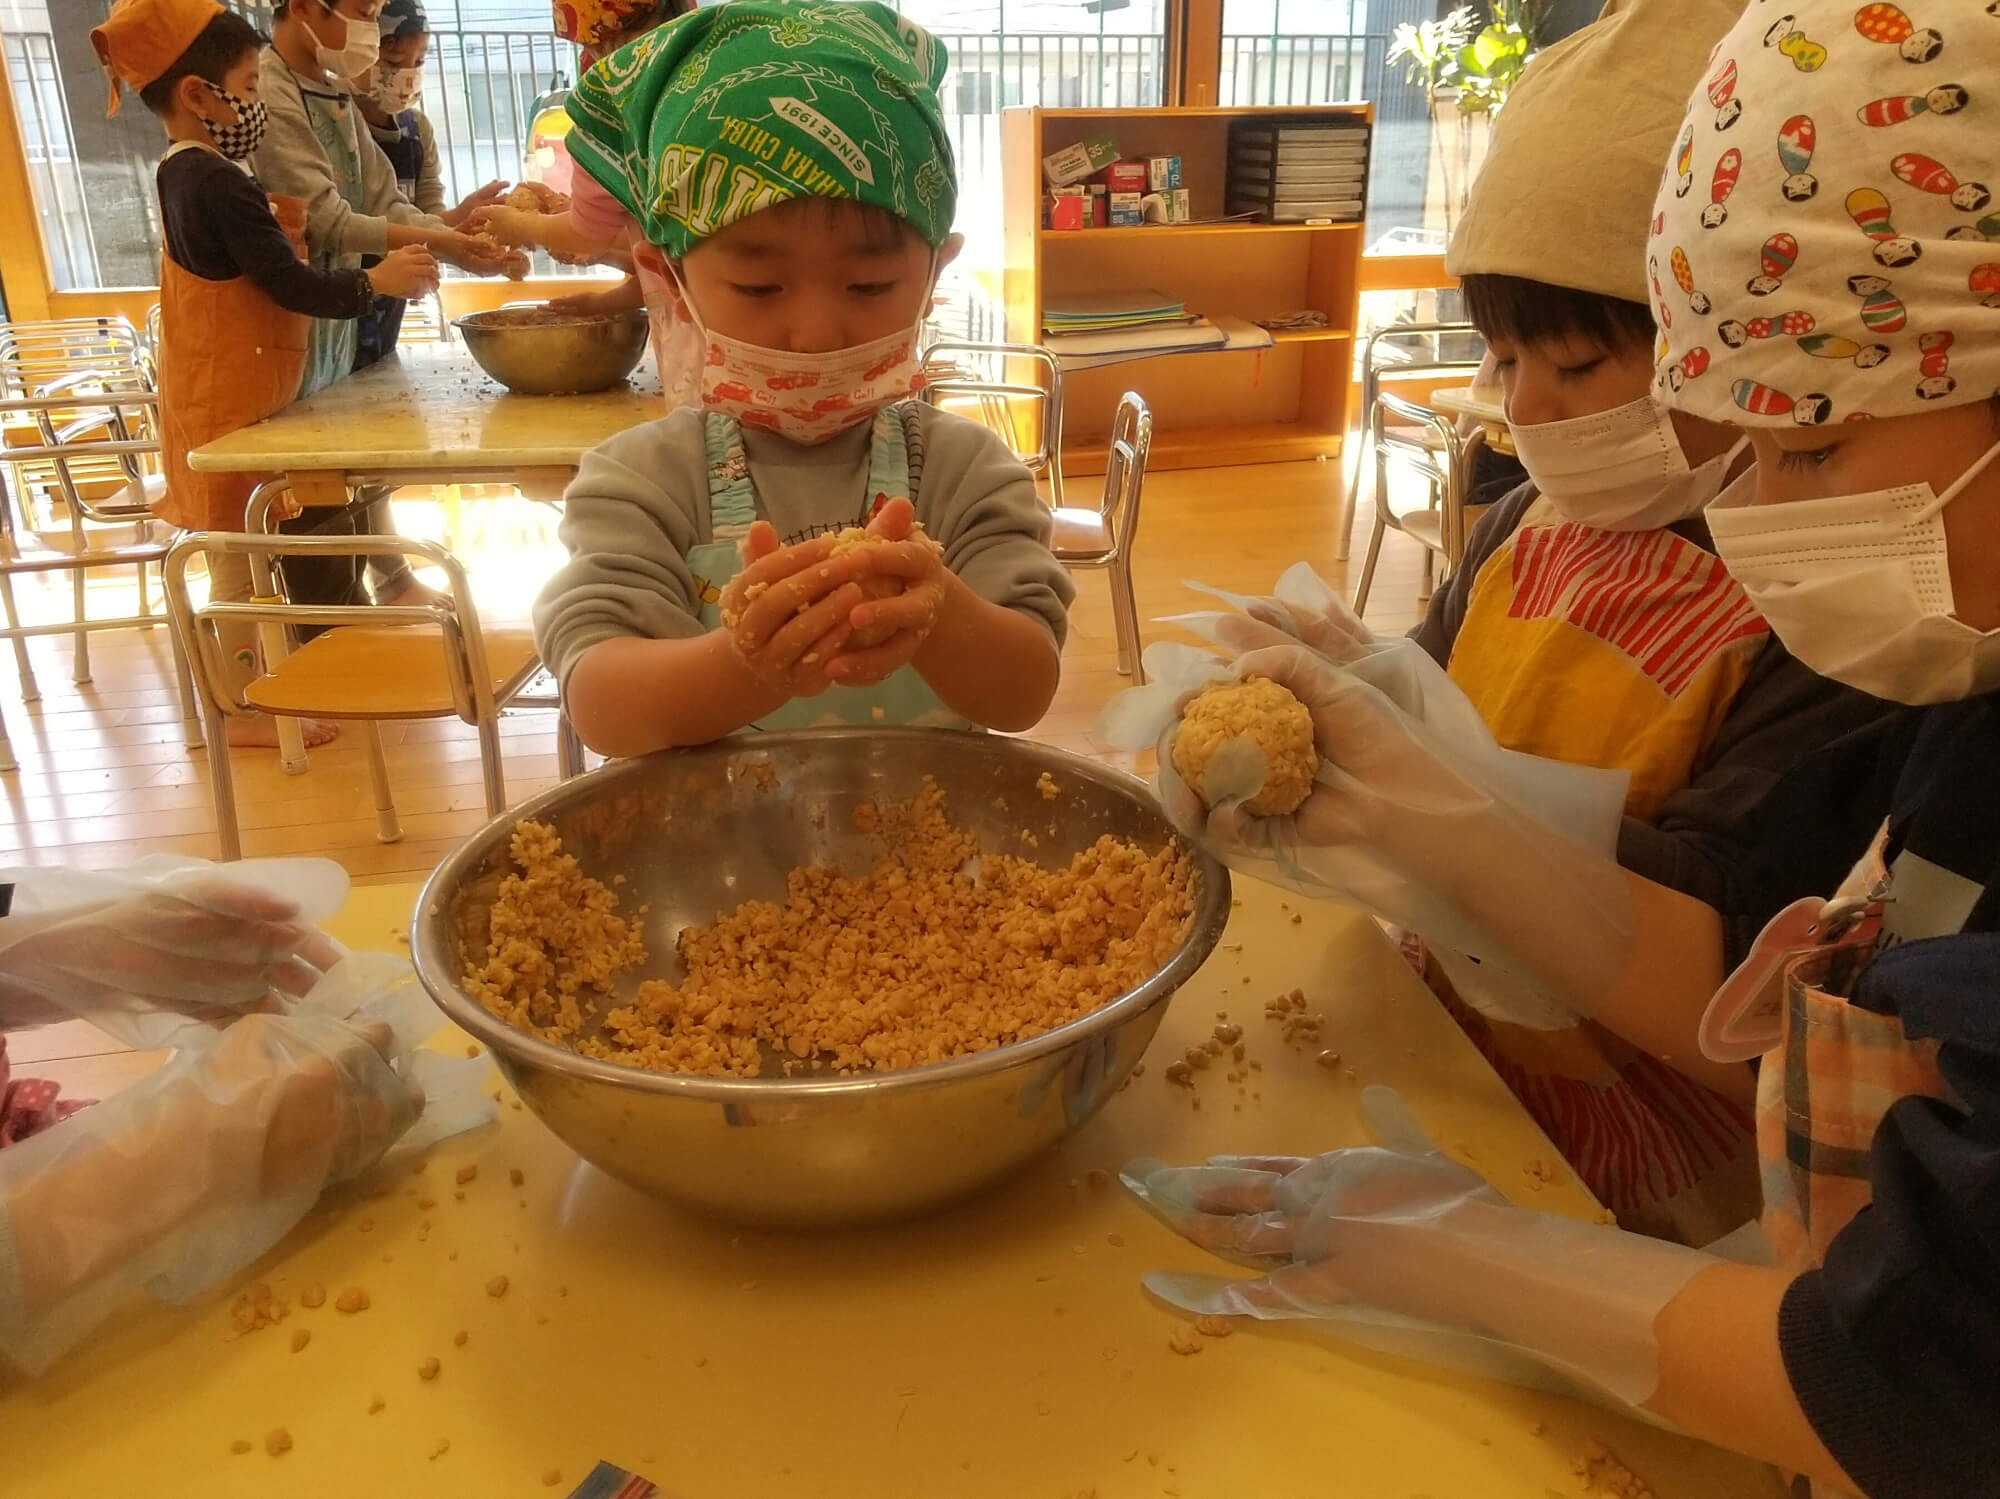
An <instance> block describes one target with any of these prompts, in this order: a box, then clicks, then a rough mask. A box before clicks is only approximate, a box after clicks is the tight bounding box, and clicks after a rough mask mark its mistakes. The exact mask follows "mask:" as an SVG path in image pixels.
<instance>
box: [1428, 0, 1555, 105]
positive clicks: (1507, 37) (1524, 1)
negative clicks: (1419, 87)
mask: <svg viewBox="0 0 2000 1499" xmlns="http://www.w3.org/2000/svg"><path fill="white" fill-rule="evenodd" d="M1544 3H1545V0H1488V5H1487V10H1488V13H1489V14H1490V15H1491V17H1492V19H1491V21H1490V22H1489V23H1488V24H1487V25H1486V26H1485V27H1483V28H1481V30H1480V31H1479V33H1478V34H1477V35H1476V36H1472V37H1470V38H1468V39H1467V41H1466V43H1465V45H1463V46H1462V47H1460V48H1459V50H1458V52H1457V54H1456V56H1454V57H1453V59H1452V63H1451V68H1450V72H1449V75H1448V76H1449V81H1450V82H1451V83H1453V84H1456V85H1457V87H1458V108H1459V113H1461V114H1469V115H1474V114H1478V115H1492V114H1495V113H1497V112H1498V111H1499V109H1500V106H1501V105H1503V104H1505V103H1506V102H1507V95H1508V94H1509V93H1510V92H1512V90H1513V87H1514V85H1515V83H1517V82H1518V81H1519V80H1520V77H1521V73H1522V70H1523V69H1525V68H1526V67H1527V66H1528V62H1529V60H1530V59H1531V58H1532V57H1533V56H1534V54H1535V32H1536V30H1537V28H1538V27H1539V26H1540V24H1541V20H1542V10H1543V5H1544Z"/></svg>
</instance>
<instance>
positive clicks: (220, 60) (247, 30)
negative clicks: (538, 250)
mask: <svg viewBox="0 0 2000 1499" xmlns="http://www.w3.org/2000/svg"><path fill="white" fill-rule="evenodd" d="M90 38H91V44H92V46H94V47H95V48H96V50H97V55H98V58H99V60H100V61H101V62H102V63H103V65H104V66H105V68H106V69H107V71H108V72H109V73H110V75H111V78H112V84H111V108H112V110H113V111H114V112H115V111H116V109H117V107H118V103H119V93H118V90H119V87H120V85H123V86H125V87H128V88H131V89H133V90H134V91H136V92H137V93H138V95H139V97H140V99H141V100H142V101H143V102H144V103H145V105H146V107H147V108H148V109H150V110H151V111H152V112H153V113H154V115H156V116H157V117H158V118H159V120H160V123H161V124H162V125H163V126H164V127H165V128H166V132H167V137H168V139H169V140H170V141H171V142H172V145H171V146H169V147H168V149H167V153H166V155H165V156H163V157H162V158H161V159H160V166H159V172H158V179H157V180H158V188H159V195H160V220H161V225H162V227H163V229H164V237H165V241H166V245H165V254H164V255H162V256H161V261H160V324H161V334H162V344H163V348H162V350H161V355H160V427H161V447H162V449H163V452H164V456H165V460H166V470H167V492H166V496H165V498H164V499H163V500H162V501H161V503H160V506H159V512H160V514H161V516H162V517H163V518H164V519H166V520H169V521H172V522H173V523H174V524H175V525H178V526H185V527H186V528H188V529H189V530H194V531H240V530H242V529H243V522H244V507H245V505H246V504H247V502H248V500H249V497H250V492H251V490H252V489H254V488H255V487H256V485H257V483H258V482H259V477H258V476H257V475H253V474H214V473H209V474H198V473H196V472H195V471H194V470H193V469H191V468H189V467H188V462H187V455H188V453H189V452H190V451H192V450H193V449H194V448H197V447H199V446H201V445H202V444H203V443H205V442H209V441H211V440H213V439H214V438H217V437H221V436H223V435H224V434H225V433H229V432H233V431H235V430H236V429H237V428H238V427H245V426H248V425H249V424H250V423H252V422H256V421H261V420H262V419H263V418H265V417H267V416H269V415H270V414H271V413H272V412H274V411H277V410H279V409H280V408H282V407H284V406H286V405H288V404H290V403H291V401H292V400H293V399H294V398H295V397H296V396H297V395H298V390H299V379H300V376H301V374H302V373H303V371H304V367H305V349H306V330H307V327H308V325H309V323H310V321H311V320H312V319H313V318H315V317H322V318H353V317H359V316H361V315H362V314H363V313H365V312H367V311H368V310H369V309H370V308H371V307H372V306H373V305H374V300H375V298H376V296H378V295H385V296H399V297H408V296H419V295H422V294H423V293H425V292H428V291H429V290H431V289H432V288H433V287H435V286H436V285H437V263H436V261H434V260H433V259H432V258H431V255H430V253H429V252H428V251H427V250H425V249H423V248H422V247H420V246H411V247H409V248H406V249H402V250H398V251H396V252H394V253H392V254H391V255H389V256H388V257H387V258H386V259H384V260H383V261H382V262H381V263H380V264H379V265H377V266H376V267H375V268H374V269H373V270H369V271H350V270H321V269H316V268H315V267H313V266H310V265H308V264H307V263H306V262H305V260H304V259H303V258H302V257H303V252H304V233H305V220H304V207H303V205H302V204H300V203H299V202H298V201H297V200H296V199H289V198H269V197H267V196H266V195H265V193H264V191H263V189H261V188H260V187H258V186H257V183H256V181H255V180H254V179H253V178H252V177H251V176H250V175H249V173H248V171H247V170H246V169H245V168H244V166H243V165H242V163H243V162H244V160H245V159H246V158H247V157H248V156H249V154H250V153H251V151H252V150H254V149H255V148H256V146H257V142H258V141H259V139H261V137H262V135H263V131H264V122H265V109H264V105H263V103H262V102H261V101H260V100H259V99H258V97H257V93H258V88H257V75H258V60H259V58H260V56H261V54H262V52H263V50H264V38H263V37H262V36H261V35H260V34H259V33H258V32H257V30H256V29H255V28H254V27H252V26H251V25H250V23H249V22H248V21H245V20H244V19H243V18H242V17H240V16H237V15H234V14H232V13H231V12H229V11H226V10H224V9H223V8H222V7H221V6H220V5H219V4H217V3H215V0H119V3H118V4H117V6H116V7H114V8H113V10H112V12H111V15H110V16H109V18H108V19H107V20H106V21H105V23H104V24H103V25H102V26H100V27H98V28H97V29H96V30H94V31H93V32H91V34H90ZM210 566H211V568H212V569H213V570H214V571H213V573H212V575H211V577H210V580H209V581H210V588H211V591H212V596H213V597H215V598H218V599H247V598H249V597H250V572H249V566H248V562H247V559H240V558H217V559H214V560H212V561H211V563H210ZM224 650H225V653H226V654H227V655H228V657H229V659H230V661H231V662H232V664H233V665H234V666H235V667H236V668H237V669H238V670H240V671H241V672H242V673H244V674H245V675H246V676H247V675H248V674H250V673H251V672H253V671H254V670H255V668H256V655H255V650H254V647H253V644H252V636H251V633H250V631H249V630H248V629H240V630H233V631H229V632H226V633H225V636H224ZM307 731H308V732H307V743H309V744H311V743H324V742H325V741H326V740H327V739H330V738H332V737H333V734H332V730H331V729H330V728H325V727H321V726H318V725H307ZM230 742H231V743H235V744H265V745H269V744H275V743H276V742H277V741H276V729H275V725H274V724H272V723H271V721H270V720H269V719H267V718H261V717H260V718H254V719H244V720H240V721H238V722H236V723H232V724H231V726H230Z"/></svg>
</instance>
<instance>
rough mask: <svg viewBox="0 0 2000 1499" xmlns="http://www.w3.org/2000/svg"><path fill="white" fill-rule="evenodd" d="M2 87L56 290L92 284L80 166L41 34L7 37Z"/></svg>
mask: <svg viewBox="0 0 2000 1499" xmlns="http://www.w3.org/2000/svg"><path fill="white" fill-rule="evenodd" d="M7 82H8V86H9V87H10V88H11V89H12V90H13V93H14V111H15V113H16V114H17V115H18V116H19V117H20V127H21V152H22V155H23V156H25V157H26V158H27V166H28V178H29V181H30V182H31V183H32V184H33V188H34V197H35V210H36V217H37V219H38V220H39V222H40V226H41V231H42V243H43V244H45V245H47V246H48V255H49V268H50V270H51V272H52V273H53V274H54V276H55V284H56V285H57V286H61V287H72V286H95V285H96V284H97V244H96V241H95V239H94V238H93V236H92V233H91V225H90V215H89V213H88V212H87V210H86V208H85V205H86V203H87V202H88V201H89V197H88V194H87V193H86V192H85V191H84V181H83V165H82V163H81V162H79V161H78V160H77V153H76V143H75V141H74V139H73V138H72V137H71V135H70V128H69V102H68V99H67V98H66V96H65V94H64V91H63V80H62V73H61V71H60V70H59V69H58V68H57V67H56V53H55V39H54V38H53V37H52V36H50V35H49V34H48V33H47V32H27V33H24V34H21V35H18V36H17V35H15V34H13V33H11V32H10V33H9V34H8V36H7Z"/></svg>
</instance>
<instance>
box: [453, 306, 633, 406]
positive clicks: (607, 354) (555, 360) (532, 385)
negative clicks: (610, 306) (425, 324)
mask: <svg viewBox="0 0 2000 1499" xmlns="http://www.w3.org/2000/svg"><path fill="white" fill-rule="evenodd" d="M452 326H453V327H455V328H456V329H458V331H459V334H460V335H461V336H462V337H463V338H464V339H465V347H466V350H467V351H468V352H469V353H470V354H471V355H472V357H473V359H474V360H475V361H476V362H477V363H478V365H479V367H480V368H481V369H483V370H485V371H486V373H487V374H489V375H491V376H492V377H493V378H494V379H495V380H498V381H499V382H500V383H501V384H502V385H504V386H506V387H507V388H508V389H509V390H511V391H513V392H515V393H516V394H518V395H524V396H572V395H588V394H589V393H590V392H592V391H597V390H604V389H606V388H607V387H609V386H613V385H616V384H617V383H618V382H619V381H620V380H623V379H624V378H625V377H626V376H627V375H629V374H631V373H632V371H633V370H635V369H637V368H638V367H639V361H640V359H642V358H643V357H644V356H645V353H646V329H647V323H646V314H645V313H643V312H638V311H630V312H614V313H603V314H591V315H585V314H581V313H579V314H576V315H573V316H572V315H567V314H562V313H552V312H548V311H546V310H545V309H542V308H536V307H502V308H499V309H497V310H495V311H492V312H470V313H467V314H466V315H465V316H464V317H460V318H454V319H453V320H452Z"/></svg>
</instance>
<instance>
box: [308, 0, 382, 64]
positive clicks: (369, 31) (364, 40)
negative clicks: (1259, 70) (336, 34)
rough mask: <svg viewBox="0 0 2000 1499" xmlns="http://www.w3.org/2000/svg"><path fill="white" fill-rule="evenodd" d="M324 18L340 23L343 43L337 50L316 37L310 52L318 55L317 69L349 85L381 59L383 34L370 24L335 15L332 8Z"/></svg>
mask: <svg viewBox="0 0 2000 1499" xmlns="http://www.w3.org/2000/svg"><path fill="white" fill-rule="evenodd" d="M326 14H327V17H328V19H330V20H334V21H338V22H339V23H340V25H341V28H342V33H341V34H342V35H343V36H344V37H345V38H346V42H345V44H344V45H342V46H339V47H329V46H327V44H326V43H325V42H322V41H320V40H319V37H318V35H317V33H315V35H314V37H313V49H314V50H315V51H316V52H317V53H318V54H319V65H320V66H321V67H323V68H325V69H326V70H327V72H329V73H331V74H333V76H334V77H336V78H340V79H344V80H346V81H347V82H349V83H352V82H353V81H354V80H355V79H357V78H359V77H360V76H361V75H362V74H363V73H365V72H367V71H368V70H369V69H370V68H372V67H374V66H375V60H376V59H377V58H378V57H380V56H381V55H382V33H381V32H380V31H379V30H377V29H376V26H375V23H374V22H373V21H355V20H350V19H349V18H348V17H346V16H343V15H340V14H338V13H336V12H335V11H334V10H333V8H332V7H331V6H329V7H328V8H327V12H326Z"/></svg>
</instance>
